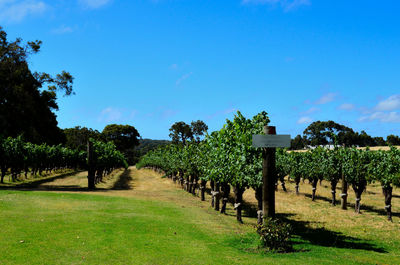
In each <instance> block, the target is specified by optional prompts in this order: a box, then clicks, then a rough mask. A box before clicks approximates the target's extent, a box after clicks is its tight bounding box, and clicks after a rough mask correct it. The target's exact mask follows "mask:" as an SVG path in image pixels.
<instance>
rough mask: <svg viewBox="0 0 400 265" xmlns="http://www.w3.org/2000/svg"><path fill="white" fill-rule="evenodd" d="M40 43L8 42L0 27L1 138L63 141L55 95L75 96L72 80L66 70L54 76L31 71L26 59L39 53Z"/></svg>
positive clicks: (19, 40) (17, 40)
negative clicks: (57, 116)
mask: <svg viewBox="0 0 400 265" xmlns="http://www.w3.org/2000/svg"><path fill="white" fill-rule="evenodd" d="M41 44H42V42H41V41H33V42H27V44H24V43H22V40H21V39H16V40H15V41H8V40H7V33H6V32H5V31H4V30H3V29H2V27H0V80H1V82H0V128H1V129H2V134H3V136H4V137H8V136H11V137H17V136H18V135H21V134H22V135H23V137H24V139H25V140H28V141H31V142H36V143H38V142H47V143H60V142H63V141H64V140H65V139H64V138H63V134H62V131H61V129H59V128H58V127H57V120H56V115H55V114H54V112H53V111H55V110H58V105H57V102H56V99H57V93H56V92H57V91H62V92H64V93H65V95H66V96H68V95H71V94H74V92H73V90H72V82H73V77H72V76H71V75H70V74H69V73H68V72H65V71H63V72H62V73H61V74H58V75H56V76H55V77H52V76H50V75H49V74H47V73H37V72H31V70H30V69H29V65H28V58H29V57H30V56H31V55H33V54H36V53H38V52H39V51H40V46H41ZM45 84H48V87H47V89H43V86H44V85H45Z"/></svg>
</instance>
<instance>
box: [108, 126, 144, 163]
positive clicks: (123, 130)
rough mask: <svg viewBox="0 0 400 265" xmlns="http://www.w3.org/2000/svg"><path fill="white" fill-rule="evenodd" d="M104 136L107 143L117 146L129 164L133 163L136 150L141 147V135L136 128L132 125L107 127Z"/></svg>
mask: <svg viewBox="0 0 400 265" xmlns="http://www.w3.org/2000/svg"><path fill="white" fill-rule="evenodd" d="M101 134H102V136H103V137H104V139H105V140H106V141H111V142H113V143H114V144H115V146H116V148H117V150H118V151H121V152H122V153H123V154H124V156H125V158H126V160H128V163H129V164H132V163H133V156H134V148H135V147H136V146H137V145H139V138H140V134H139V132H138V131H137V130H136V128H135V127H133V126H130V125H118V124H110V125H107V126H106V127H105V128H104V129H103V131H102V133H101Z"/></svg>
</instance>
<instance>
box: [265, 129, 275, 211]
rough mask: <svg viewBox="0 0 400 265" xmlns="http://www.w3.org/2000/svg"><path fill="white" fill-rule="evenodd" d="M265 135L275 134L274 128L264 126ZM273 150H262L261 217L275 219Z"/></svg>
mask: <svg viewBox="0 0 400 265" xmlns="http://www.w3.org/2000/svg"><path fill="white" fill-rule="evenodd" d="M264 133H265V134H276V128H275V126H265V127H264ZM275 151H276V149H275V148H271V147H267V148H263V152H262V158H263V190H262V209H263V217H272V218H273V217H275V181H276V168H275Z"/></svg>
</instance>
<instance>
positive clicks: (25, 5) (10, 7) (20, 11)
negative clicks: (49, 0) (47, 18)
mask: <svg viewBox="0 0 400 265" xmlns="http://www.w3.org/2000/svg"><path fill="white" fill-rule="evenodd" d="M47 9H48V6H47V5H46V4H45V3H44V2H43V1H38V0H24V1H20V0H0V21H5V22H20V21H22V20H23V19H24V18H25V17H27V16H30V15H40V14H42V13H44V12H45V11H46V10H47Z"/></svg>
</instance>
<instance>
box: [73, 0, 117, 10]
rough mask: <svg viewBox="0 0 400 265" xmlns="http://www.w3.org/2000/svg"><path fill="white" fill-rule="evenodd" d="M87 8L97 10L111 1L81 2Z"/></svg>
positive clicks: (93, 0) (83, 0)
mask: <svg viewBox="0 0 400 265" xmlns="http://www.w3.org/2000/svg"><path fill="white" fill-rule="evenodd" d="M79 2H80V3H81V5H82V6H84V7H85V8H90V9H96V8H100V7H102V6H105V5H106V4H108V3H110V2H111V0H79Z"/></svg>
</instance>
